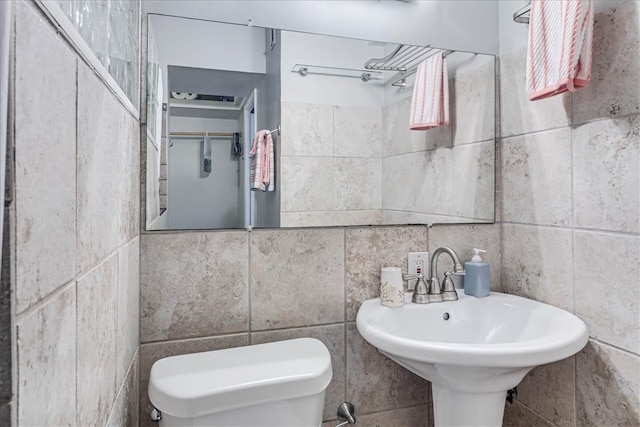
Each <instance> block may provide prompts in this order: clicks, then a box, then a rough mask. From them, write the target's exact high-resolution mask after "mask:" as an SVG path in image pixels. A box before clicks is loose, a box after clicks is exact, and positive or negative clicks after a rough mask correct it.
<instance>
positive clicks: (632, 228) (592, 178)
mask: <svg viewBox="0 0 640 427" xmlns="http://www.w3.org/2000/svg"><path fill="white" fill-rule="evenodd" d="M573 174H574V179H573V182H574V184H573V192H574V215H575V225H576V226H578V227H584V228H592V229H598V230H612V231H623V232H638V231H640V116H634V117H631V118H624V119H613V120H606V121H599V122H594V123H589V124H586V125H582V126H579V127H577V128H576V129H575V130H574V134H573Z"/></svg>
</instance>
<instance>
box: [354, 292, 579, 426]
mask: <svg viewBox="0 0 640 427" xmlns="http://www.w3.org/2000/svg"><path fill="white" fill-rule="evenodd" d="M458 297H459V299H458V301H451V302H443V303H432V304H413V303H411V302H410V301H411V295H410V294H407V295H406V301H407V302H406V304H405V305H404V306H402V307H395V308H390V307H385V306H382V305H380V300H379V299H377V298H376V299H372V300H369V301H366V302H365V303H364V304H362V306H361V307H360V310H359V311H358V315H357V322H356V323H357V327H358V331H359V332H360V334H361V335H362V336H363V337H364V339H365V340H367V341H368V342H369V343H370V344H372V345H374V346H375V347H377V348H378V350H379V351H380V352H381V353H382V354H384V355H385V356H387V357H389V358H390V359H392V360H394V361H395V362H397V363H398V364H400V365H401V366H403V367H405V368H407V369H409V370H410V371H412V372H414V373H415V374H417V375H419V376H421V377H422V378H425V379H427V380H429V381H431V382H432V386H433V395H434V412H435V421H436V426H438V425H442V426H444V425H483V426H484V425H487V426H488V425H495V426H500V425H502V415H503V411H504V401H505V397H506V393H507V390H509V389H511V388H513V387H515V386H516V385H517V384H518V383H519V382H520V381H521V380H522V378H524V376H525V375H526V374H527V373H528V372H529V371H530V370H531V369H533V368H534V367H535V366H538V365H542V364H545V363H551V362H555V361H558V360H561V359H564V358H566V357H569V356H572V355H573V354H575V353H577V352H578V351H580V350H581V349H582V348H583V347H584V346H585V344H586V343H587V340H588V336H589V334H588V331H587V327H586V325H585V324H584V322H583V321H582V320H580V319H579V318H578V317H576V316H574V315H573V314H571V313H569V312H566V311H564V310H561V309H559V308H556V307H553V306H550V305H547V304H544V303H541V302H537V301H533V300H529V299H526V298H521V297H518V296H515V295H508V294H502V293H496V292H492V293H491V295H490V296H488V297H486V298H475V297H471V296H467V295H465V294H464V292H463V291H461V290H458ZM461 405H462V406H461ZM461 407H464V408H465V410H464V411H460V410H459V409H460V408H461ZM456 408H457V409H456Z"/></svg>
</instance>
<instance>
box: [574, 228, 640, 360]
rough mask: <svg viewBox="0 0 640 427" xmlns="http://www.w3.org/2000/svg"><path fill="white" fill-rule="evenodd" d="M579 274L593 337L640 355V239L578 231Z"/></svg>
mask: <svg viewBox="0 0 640 427" xmlns="http://www.w3.org/2000/svg"><path fill="white" fill-rule="evenodd" d="M575 271H576V273H575V274H576V280H575V282H576V294H575V304H576V315H578V316H580V318H582V320H584V321H585V322H586V324H587V327H588V329H589V335H590V336H591V337H592V338H596V339H598V340H601V341H604V342H607V343H610V344H613V345H615V346H617V347H620V348H623V349H625V350H628V351H631V352H634V353H636V354H640V316H639V315H638V313H639V312H640V286H639V284H638V277H640V237H638V236H621V235H610V234H602V233H592V232H583V231H576V232H575Z"/></svg>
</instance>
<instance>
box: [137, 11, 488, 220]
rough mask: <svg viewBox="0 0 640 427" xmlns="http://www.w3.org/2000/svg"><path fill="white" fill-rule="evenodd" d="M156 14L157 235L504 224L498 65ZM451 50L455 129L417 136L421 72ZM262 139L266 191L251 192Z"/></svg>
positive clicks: (152, 112) (150, 126)
mask: <svg viewBox="0 0 640 427" xmlns="http://www.w3.org/2000/svg"><path fill="white" fill-rule="evenodd" d="M148 19H149V21H148V52H147V65H148V67H147V68H148V72H147V91H148V96H147V100H148V105H147V135H146V140H147V142H146V147H147V149H146V152H147V156H146V162H147V167H146V186H147V191H146V227H147V229H148V230H166V229H217V228H226V229H232V228H254V227H313V226H343V225H383V224H385V225H386V224H433V223H487V222H493V221H494V206H495V203H494V197H495V191H494V182H495V122H496V120H495V57H494V56H492V55H485V54H478V53H473V52H464V51H459V50H455V51H452V50H447V49H446V47H444V48H439V47H438V48H436V47H432V46H409V45H404V46H403V45H398V44H397V43H384V42H380V41H370V40H357V39H349V38H341V37H334V36H326V35H319V34H308V33H299V32H292V31H284V30H274V29H267V28H258V27H252V26H245V25H236V24H227V23H220V22H211V21H203V20H195V19H187V18H178V17H170V16H163V15H152V14H150V15H149V18H148ZM396 51H397V52H396ZM394 52H395V55H394ZM440 52H444V55H445V56H446V62H447V70H448V91H449V103H448V108H449V116H450V120H449V124H448V125H446V126H440V127H436V128H434V129H430V130H426V131H411V130H409V115H410V109H411V102H412V92H413V86H414V80H415V69H416V66H417V64H418V63H419V62H421V61H422V60H424V59H425V58H427V57H429V56H430V55H434V54H438V53H440ZM371 60H374V61H371ZM367 62H369V65H368V67H367V66H365V64H366V63H367ZM394 67H395V68H394ZM261 130H266V131H268V133H269V136H270V137H271V141H272V143H273V160H272V165H273V178H272V179H273V181H274V182H273V183H272V184H273V185H271V188H267V190H270V191H260V190H252V189H251V183H252V180H251V166H252V165H251V163H252V162H251V156H250V151H251V149H252V145H253V140H254V136H255V134H256V132H258V131H261ZM264 158H265V157H262V159H264Z"/></svg>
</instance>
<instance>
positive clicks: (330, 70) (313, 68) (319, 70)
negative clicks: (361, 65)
mask: <svg viewBox="0 0 640 427" xmlns="http://www.w3.org/2000/svg"><path fill="white" fill-rule="evenodd" d="M291 72H293V73H298V74H299V75H300V76H301V77H306V76H308V75H309V74H318V75H324V76H339V77H357V78H359V79H360V80H362V81H363V82H368V81H369V80H381V79H382V72H381V71H370V70H358V69H356V68H340V67H325V66H322V65H306V64H296V65H294V66H293V67H292V68H291Z"/></svg>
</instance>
